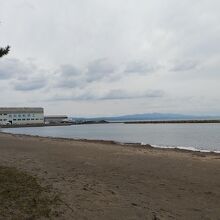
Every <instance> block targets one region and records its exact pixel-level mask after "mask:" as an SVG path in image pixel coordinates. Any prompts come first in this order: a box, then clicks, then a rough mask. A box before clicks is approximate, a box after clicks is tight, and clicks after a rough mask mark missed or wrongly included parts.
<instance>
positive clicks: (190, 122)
mask: <svg viewBox="0 0 220 220" xmlns="http://www.w3.org/2000/svg"><path fill="white" fill-rule="evenodd" d="M123 123H124V124H186V123H188V124H208V123H220V120H158V121H152V120H151V121H125V122H123Z"/></svg>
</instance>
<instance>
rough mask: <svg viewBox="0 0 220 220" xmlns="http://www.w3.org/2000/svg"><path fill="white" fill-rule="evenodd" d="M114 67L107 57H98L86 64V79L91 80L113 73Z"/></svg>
mask: <svg viewBox="0 0 220 220" xmlns="http://www.w3.org/2000/svg"><path fill="white" fill-rule="evenodd" d="M114 71H115V67H114V66H113V65H112V64H110V63H109V62H108V61H107V59H98V60H95V61H93V62H92V63H90V64H89V65H88V72H87V74H86V77H87V81H88V82H93V81H96V80H100V79H103V78H106V77H108V76H109V75H111V74H113V73H114Z"/></svg>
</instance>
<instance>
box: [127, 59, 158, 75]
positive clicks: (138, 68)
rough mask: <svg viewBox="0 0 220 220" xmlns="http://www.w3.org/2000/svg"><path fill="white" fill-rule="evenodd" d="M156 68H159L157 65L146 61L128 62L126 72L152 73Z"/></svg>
mask: <svg viewBox="0 0 220 220" xmlns="http://www.w3.org/2000/svg"><path fill="white" fill-rule="evenodd" d="M156 69H158V66H155V65H153V64H150V63H145V62H140V61H139V62H130V63H128V64H127V66H126V69H125V72H126V73H138V74H146V73H152V72H154V71H155V70H156Z"/></svg>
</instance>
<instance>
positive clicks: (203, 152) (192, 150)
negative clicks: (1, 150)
mask: <svg viewBox="0 0 220 220" xmlns="http://www.w3.org/2000/svg"><path fill="white" fill-rule="evenodd" d="M1 133H2V134H8V135H12V136H15V137H16V136H17V137H35V138H45V139H51V140H63V141H73V142H74V141H77V142H83V143H100V144H113V145H119V146H125V147H134V148H143V149H155V150H158V151H174V152H184V153H196V154H198V155H219V154H220V151H209V150H199V149H196V148H194V147H189V148H188V147H184V146H176V147H174V146H161V145H153V144H145V143H144V144H143V143H141V142H139V143H138V142H137V143H129V142H120V141H114V140H99V139H83V138H79V139H78V138H64V137H52V136H40V135H30V134H15V133H10V132H4V131H0V134H1Z"/></svg>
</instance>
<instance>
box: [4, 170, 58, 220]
mask: <svg viewBox="0 0 220 220" xmlns="http://www.w3.org/2000/svg"><path fill="white" fill-rule="evenodd" d="M59 201H60V200H59V198H58V196H56V195H52V193H51V192H50V190H49V189H48V188H46V187H42V186H41V185H40V184H39V183H38V181H37V179H36V178H35V177H33V176H31V175H29V174H27V173H24V172H21V171H18V170H17V169H15V168H8V167H1V166H0V219H5V220H6V219H13V220H17V219H39V218H49V219H51V218H52V217H53V218H54V217H55V215H56V216H58V213H56V212H55V211H54V210H55V207H57V206H58V204H59Z"/></svg>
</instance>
